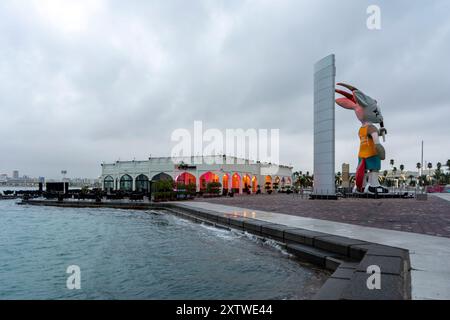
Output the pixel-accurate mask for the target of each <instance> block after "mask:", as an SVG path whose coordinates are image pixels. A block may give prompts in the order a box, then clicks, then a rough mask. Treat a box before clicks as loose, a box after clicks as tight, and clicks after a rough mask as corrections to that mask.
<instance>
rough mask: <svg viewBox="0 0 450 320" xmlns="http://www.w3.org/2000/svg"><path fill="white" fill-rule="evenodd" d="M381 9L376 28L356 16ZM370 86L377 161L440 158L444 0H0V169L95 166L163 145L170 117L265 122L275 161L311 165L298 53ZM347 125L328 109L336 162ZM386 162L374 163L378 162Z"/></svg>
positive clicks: (449, 83) (447, 88)
mask: <svg viewBox="0 0 450 320" xmlns="http://www.w3.org/2000/svg"><path fill="white" fill-rule="evenodd" d="M371 4H377V5H379V6H380V8H381V13H382V20H381V23H382V24H381V26H382V29H381V30H379V31H373V30H369V29H368V28H367V27H366V20H367V18H368V15H367V14H366V9H367V7H368V6H369V5H371ZM330 53H334V54H336V59H337V80H338V81H344V82H348V83H351V84H353V85H355V86H356V87H358V88H360V89H362V90H363V91H365V92H366V93H367V94H369V95H371V96H373V97H374V98H376V99H377V100H378V101H379V103H380V106H381V109H382V112H383V115H384V118H385V125H386V127H387V129H388V132H389V135H388V136H387V141H386V144H385V147H386V150H387V157H388V159H391V158H393V159H395V160H396V163H397V165H400V164H402V163H403V164H405V165H406V166H407V168H409V169H414V168H415V164H416V163H417V162H418V161H419V160H420V141H421V140H422V139H423V140H425V146H426V148H425V159H426V160H428V161H431V162H433V163H434V164H435V163H436V162H438V161H441V162H445V161H446V160H447V159H449V158H450V142H449V141H450V139H449V133H450V129H449V128H450V126H449V110H450V64H449V62H448V61H449V56H450V2H449V1H448V0H442V1H392V0H389V1H362V0H352V1H350V0H348V1H335V0H330V1H301V0H292V1H284V0H276V1H275V0H274V1H262V0H261V1H244V0H242V1H232V0H223V1H219V0H214V1H213V0H210V1H200V0H198V1H197V0H192V1H184V0H180V1H171V0H168V1H166V0H164V1H162V0H161V1H147V0H145V1H144V0H142V1H122V0H116V1H106V0H86V1H81V0H76V1H75V0H74V1H68V0H67V1H63V0H51V1H50V0H35V1H32V0H22V1H20V0H19V1H8V0H2V1H0V120H1V122H0V173H8V174H9V175H11V171H12V170H15V169H18V170H20V172H21V174H28V175H31V176H46V177H59V173H60V171H61V169H67V170H68V176H71V177H75V176H83V177H97V176H99V175H100V172H101V167H100V163H101V162H102V161H105V162H113V161H116V160H118V159H121V160H132V159H133V158H136V159H137V160H139V159H147V158H148V156H149V155H150V154H152V155H153V156H168V155H170V151H171V148H172V147H173V143H171V141H170V136H171V133H172V132H173V130H175V129H177V128H187V129H190V130H192V129H193V124H194V120H202V121H203V123H204V126H205V127H206V129H207V128H219V129H226V128H244V129H248V128H257V129H258V128H265V129H271V128H279V129H280V138H281V145H280V151H281V156H280V158H281V162H282V163H283V164H292V165H293V166H294V167H295V168H296V169H297V170H303V171H306V170H311V171H312V163H313V157H312V156H313V135H312V133H313V95H312V89H313V64H314V63H315V62H316V61H317V60H319V59H321V58H322V57H324V56H326V55H328V54H330ZM358 128H359V123H358V121H357V120H356V117H355V115H354V113H353V112H351V111H347V110H343V109H339V108H338V107H336V164H337V168H338V170H340V168H339V167H340V165H341V164H342V163H343V162H348V163H350V164H351V169H352V170H354V167H355V165H356V161H357V158H356V156H357V149H358V138H357V131H358ZM384 166H385V167H389V164H388V161H386V163H385V164H384Z"/></svg>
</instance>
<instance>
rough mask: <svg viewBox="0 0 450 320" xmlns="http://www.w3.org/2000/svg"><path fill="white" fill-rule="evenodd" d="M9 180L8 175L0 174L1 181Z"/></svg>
mask: <svg viewBox="0 0 450 320" xmlns="http://www.w3.org/2000/svg"><path fill="white" fill-rule="evenodd" d="M7 181H8V175H7V174H0V182H7Z"/></svg>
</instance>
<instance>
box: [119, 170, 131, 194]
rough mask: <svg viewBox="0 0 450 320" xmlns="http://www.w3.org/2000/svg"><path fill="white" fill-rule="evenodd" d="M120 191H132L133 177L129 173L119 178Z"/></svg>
mask: <svg viewBox="0 0 450 320" xmlns="http://www.w3.org/2000/svg"><path fill="white" fill-rule="evenodd" d="M119 189H120V190H121V191H128V192H130V191H133V178H132V177H130V176H129V175H127V174H126V175H124V176H122V178H120V187H119Z"/></svg>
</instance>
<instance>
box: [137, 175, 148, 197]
mask: <svg viewBox="0 0 450 320" xmlns="http://www.w3.org/2000/svg"><path fill="white" fill-rule="evenodd" d="M149 187H150V183H149V181H148V177H147V176H146V175H144V174H141V175H140V176H137V178H136V191H137V192H144V193H147V192H149Z"/></svg>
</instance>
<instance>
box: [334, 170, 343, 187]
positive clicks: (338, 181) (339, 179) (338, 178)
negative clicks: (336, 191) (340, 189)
mask: <svg viewBox="0 0 450 320" xmlns="http://www.w3.org/2000/svg"><path fill="white" fill-rule="evenodd" d="M334 183H335V184H336V185H337V186H340V185H342V174H341V173H340V172H338V173H337V174H336V177H335V179H334Z"/></svg>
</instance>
